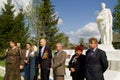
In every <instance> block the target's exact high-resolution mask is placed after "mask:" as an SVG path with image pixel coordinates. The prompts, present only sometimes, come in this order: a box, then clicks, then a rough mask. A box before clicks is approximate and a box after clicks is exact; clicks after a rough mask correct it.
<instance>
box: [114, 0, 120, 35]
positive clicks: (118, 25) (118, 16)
mask: <svg viewBox="0 0 120 80" xmlns="http://www.w3.org/2000/svg"><path fill="white" fill-rule="evenodd" d="M113 30H114V32H117V33H120V0H118V3H117V5H116V6H115V7H114V11H113Z"/></svg>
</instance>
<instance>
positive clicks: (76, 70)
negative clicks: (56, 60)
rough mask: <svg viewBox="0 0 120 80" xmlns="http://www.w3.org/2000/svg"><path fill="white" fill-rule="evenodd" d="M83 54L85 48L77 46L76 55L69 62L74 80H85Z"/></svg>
mask: <svg viewBox="0 0 120 80" xmlns="http://www.w3.org/2000/svg"><path fill="white" fill-rule="evenodd" d="M82 52H83V47H82V46H77V47H76V48H75V54H74V55H73V56H72V58H71V60H70V62H69V70H70V72H71V76H72V80H84V65H85V55H83V54H82Z"/></svg>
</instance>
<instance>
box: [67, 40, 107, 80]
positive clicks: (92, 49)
mask: <svg viewBox="0 0 120 80" xmlns="http://www.w3.org/2000/svg"><path fill="white" fill-rule="evenodd" d="M75 52H76V54H75V55H73V56H72V58H71V60H70V62H69V70H70V71H71V76H72V80H84V79H86V80H105V79H104V75H103V73H104V72H105V71H106V70H107V68H108V60H107V56H106V53H105V52H104V51H103V50H101V49H99V48H98V41H97V39H96V38H90V39H89V49H88V50H87V51H86V54H85V55H83V54H82V52H83V47H82V46H77V47H76V48H75Z"/></svg>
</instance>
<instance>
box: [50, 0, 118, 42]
mask: <svg viewBox="0 0 120 80" xmlns="http://www.w3.org/2000/svg"><path fill="white" fill-rule="evenodd" d="M51 1H52V4H53V5H55V11H56V12H57V13H58V15H59V17H60V18H61V20H62V23H61V25H60V31H62V32H64V33H66V34H67V35H68V36H69V37H70V41H71V42H72V43H78V40H79V38H85V39H87V38H89V37H91V36H95V37H99V36H100V35H99V33H98V31H97V30H96V29H95V30H92V29H94V28H96V27H97V25H96V23H95V20H96V16H97V12H98V11H99V10H101V5H100V4H101V3H102V2H104V3H105V4H106V8H110V9H111V11H113V8H114V6H115V5H116V4H117V0H51ZM90 26H95V27H94V28H90ZM84 27H86V28H84ZM88 27H89V28H90V30H92V31H90V30H89V28H88ZM87 28H88V30H85V29H87ZM82 31H84V32H82ZM85 31H86V32H85ZM81 32H82V33H81ZM90 32H91V33H90ZM88 34H89V35H88ZM93 34H94V35H93ZM83 35H84V36H83ZM86 35H87V36H86Z"/></svg>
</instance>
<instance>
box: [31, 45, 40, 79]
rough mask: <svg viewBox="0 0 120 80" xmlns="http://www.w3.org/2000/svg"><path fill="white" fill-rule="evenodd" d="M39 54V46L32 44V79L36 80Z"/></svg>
mask: <svg viewBox="0 0 120 80" xmlns="http://www.w3.org/2000/svg"><path fill="white" fill-rule="evenodd" d="M37 54H38V53H37V47H36V46H32V52H31V53H30V80H35V74H36V56H37Z"/></svg>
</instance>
